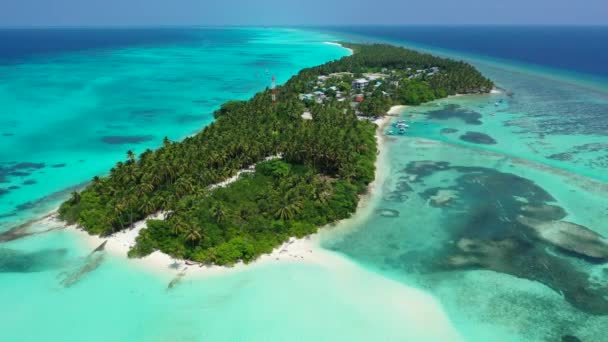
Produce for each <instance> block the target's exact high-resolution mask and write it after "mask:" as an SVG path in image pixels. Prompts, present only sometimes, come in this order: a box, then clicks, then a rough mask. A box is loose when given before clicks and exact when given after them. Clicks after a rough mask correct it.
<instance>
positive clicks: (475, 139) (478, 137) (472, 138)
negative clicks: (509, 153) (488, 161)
mask: <svg viewBox="0 0 608 342" xmlns="http://www.w3.org/2000/svg"><path fill="white" fill-rule="evenodd" d="M460 140H463V141H467V142H470V143H474V144H483V145H494V144H496V140H494V138H492V137H491V136H489V135H487V134H483V133H479V132H466V133H465V134H463V135H461V136H460Z"/></svg>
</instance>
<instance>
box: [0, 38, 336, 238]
mask: <svg viewBox="0 0 608 342" xmlns="http://www.w3.org/2000/svg"><path fill="white" fill-rule="evenodd" d="M66 34H67V33H66ZM85 34H86V32H85ZM89 34H90V35H93V33H89ZM123 34H124V33H123V32H113V31H112V30H110V31H109V33H105V35H106V36H108V37H107V38H106V39H110V40H111V39H116V36H120V35H123ZM155 34H157V33H156V31H152V32H151V33H149V34H148V35H147V36H151V35H155ZM187 34H188V36H187V39H186V38H183V37H181V33H180V39H176V41H170V42H166V41H165V39H162V40H161V42H160V43H157V44H152V43H147V44H145V45H143V46H139V45H135V46H130V45H129V46H126V47H125V46H119V47H115V48H107V47H106V48H100V49H91V48H89V47H87V48H86V49H84V50H76V51H71V50H68V51H66V52H63V53H57V52H54V53H52V54H44V55H32V56H28V57H27V58H22V59H21V60H20V61H21V63H15V62H11V63H6V64H0V75H1V76H0V77H1V79H2V82H1V83H0V127H1V129H0V144H1V145H2V146H3V148H2V150H0V163H1V164H0V182H1V183H0V188H2V192H1V193H0V196H1V197H0V230H2V227H3V226H4V227H6V226H8V225H11V224H14V223H15V222H19V221H23V220H24V219H27V218H29V217H31V216H32V215H35V214H38V215H40V214H41V213H45V212H48V211H49V209H51V208H54V207H55V206H57V205H58V203H59V202H60V200H61V199H63V198H65V194H64V193H63V192H65V191H68V192H69V191H70V190H71V187H74V186H78V185H79V184H82V183H83V182H87V181H89V180H90V179H91V178H92V177H93V176H95V175H99V174H104V173H106V172H107V171H108V170H109V169H110V168H111V167H112V166H113V165H114V164H115V163H116V162H117V161H118V160H121V159H123V158H124V157H125V153H126V151H128V150H133V151H134V152H136V153H141V152H143V151H144V150H145V149H146V148H155V147H157V146H160V145H161V142H162V140H163V138H164V137H165V136H167V137H169V138H171V139H173V140H179V139H182V138H184V137H186V136H188V135H190V134H192V133H195V132H196V131H198V130H200V129H201V127H203V126H205V125H206V124H208V123H209V122H211V121H212V119H213V117H212V115H211V113H212V112H213V111H214V110H215V109H217V108H218V107H219V106H220V105H221V104H222V103H224V102H226V101H228V100H235V99H237V100H238V99H246V98H248V97H249V96H251V95H253V94H254V93H255V92H257V91H259V90H261V89H263V88H265V87H268V86H270V82H271V77H272V75H276V77H277V82H285V81H286V80H288V79H289V78H290V77H291V76H292V75H293V74H295V73H296V72H297V71H299V70H300V69H302V68H304V67H309V66H313V65H318V64H322V63H324V62H326V61H328V60H332V59H335V58H338V57H341V56H343V55H344V54H345V51H344V50H343V49H341V48H339V47H336V46H331V45H324V44H320V42H323V41H324V40H329V39H330V37H329V36H325V35H322V34H316V35H312V34H308V33H302V32H300V31H294V30H281V31H275V30H264V29H232V30H218V29H201V30H189V31H187ZM58 35H59V34H58ZM165 35H167V34H165ZM60 36H62V35H60ZM95 36H96V35H95ZM163 38H164V37H163ZM147 39H148V40H153V38H147Z"/></svg>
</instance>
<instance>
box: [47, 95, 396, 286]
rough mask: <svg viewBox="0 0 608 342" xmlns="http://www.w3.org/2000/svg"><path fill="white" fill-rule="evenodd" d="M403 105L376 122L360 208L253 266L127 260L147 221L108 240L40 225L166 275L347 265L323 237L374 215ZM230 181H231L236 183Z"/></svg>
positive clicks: (52, 220)
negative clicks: (394, 120)
mask: <svg viewBox="0 0 608 342" xmlns="http://www.w3.org/2000/svg"><path fill="white" fill-rule="evenodd" d="M403 108H404V106H394V107H392V108H391V110H390V111H389V112H388V114H389V115H387V116H384V117H382V118H379V119H377V120H375V121H374V123H375V124H376V125H378V129H377V132H376V139H377V142H378V157H377V159H376V177H375V179H374V181H372V183H370V184H369V190H368V193H367V194H365V195H363V196H362V197H361V198H360V201H359V205H358V209H357V211H356V212H355V214H353V216H352V217H350V218H348V219H345V220H342V221H340V222H338V223H336V224H334V225H332V226H328V227H321V228H319V231H318V232H317V233H315V234H313V235H310V236H308V237H306V238H303V239H295V238H292V239H290V240H289V241H287V242H285V243H284V244H282V245H281V246H279V247H277V248H275V249H274V250H273V252H272V253H270V254H265V255H262V256H260V257H259V258H258V259H257V260H255V261H254V262H252V263H250V264H243V263H238V264H236V265H235V266H232V267H225V266H202V265H198V264H194V265H188V264H187V262H186V261H184V260H176V259H174V258H172V257H171V256H169V255H167V254H164V253H162V252H159V251H156V252H154V253H152V254H150V255H149V256H146V257H144V258H137V259H128V258H127V254H128V252H129V249H130V248H131V247H132V246H134V245H135V239H136V238H137V236H138V235H139V232H140V231H141V230H142V229H144V228H146V222H145V220H142V221H138V222H136V223H134V227H133V228H131V229H126V230H123V231H120V232H117V233H115V234H113V235H111V236H108V237H99V236H94V235H89V234H88V233H87V232H86V231H84V230H82V229H80V228H78V227H77V226H76V225H70V226H67V227H66V226H65V223H64V222H62V221H61V220H59V219H58V217H57V214H56V213H55V214H54V215H49V216H47V217H45V218H44V219H42V220H41V221H40V223H41V224H43V225H45V226H50V227H57V226H63V227H64V228H65V229H66V230H67V231H69V232H71V233H74V234H76V235H77V236H78V238H79V239H81V240H82V241H83V243H84V244H85V245H86V246H88V247H89V248H90V249H91V250H93V249H95V248H96V247H98V246H99V245H101V244H102V243H104V242H106V245H105V250H106V252H108V253H109V254H111V255H114V256H117V257H121V258H125V259H126V261H128V262H130V263H132V264H134V265H137V266H141V267H143V268H144V269H146V270H149V271H152V272H157V273H160V274H164V275H167V274H169V275H171V274H173V275H177V274H181V275H189V276H190V275H197V276H211V275H220V274H225V273H227V272H235V271H240V270H243V269H249V268H252V267H255V266H256V265H264V264H269V263H278V262H283V263H284V262H288V263H289V262H307V263H315V264H323V265H329V264H335V263H336V262H338V263H344V262H346V261H345V260H342V259H343V258H342V257H341V256H339V255H338V254H336V253H332V252H330V251H328V250H325V249H323V248H322V247H321V246H320V243H321V241H322V239H323V238H327V237H329V236H335V235H336V234H344V233H347V232H348V231H349V229H348V228H349V227H356V226H357V225H356V222H358V221H362V220H364V219H365V218H367V217H368V216H369V215H370V214H371V213H372V211H371V209H372V208H371V206H369V202H370V200H371V199H372V198H373V196H374V194H376V193H377V189H378V187H379V186H380V185H381V184H382V183H383V182H384V180H385V179H386V177H387V175H388V173H389V170H387V168H386V167H385V166H386V165H387V163H386V149H385V137H384V130H385V128H386V127H387V126H388V124H389V123H390V119H391V115H396V114H397V113H399V112H401V111H402V110H403ZM235 180H236V178H235V179H231V181H235ZM227 183H228V182H223V183H222V186H225V185H227ZM163 218H164V214H162V213H159V214H155V215H151V216H149V217H148V218H147V219H163Z"/></svg>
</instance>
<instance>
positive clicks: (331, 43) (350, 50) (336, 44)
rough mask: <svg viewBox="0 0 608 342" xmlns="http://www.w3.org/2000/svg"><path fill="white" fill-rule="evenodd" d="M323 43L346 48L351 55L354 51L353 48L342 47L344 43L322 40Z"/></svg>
mask: <svg viewBox="0 0 608 342" xmlns="http://www.w3.org/2000/svg"><path fill="white" fill-rule="evenodd" d="M323 44H327V45H335V46H339V47H341V48H343V49H345V50H348V52H349V53H350V54H351V55H352V54H353V53H354V51H353V49H350V48H347V47H344V45H342V44H340V43H336V42H323Z"/></svg>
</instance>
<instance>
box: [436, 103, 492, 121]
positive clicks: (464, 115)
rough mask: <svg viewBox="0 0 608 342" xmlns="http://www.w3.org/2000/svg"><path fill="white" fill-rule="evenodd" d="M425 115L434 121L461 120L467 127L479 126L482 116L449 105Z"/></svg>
mask: <svg viewBox="0 0 608 342" xmlns="http://www.w3.org/2000/svg"><path fill="white" fill-rule="evenodd" d="M426 115H427V116H428V117H430V118H431V119H435V120H447V119H461V120H463V121H464V122H466V123H467V124H469V125H481V124H482V122H481V120H480V119H481V117H482V115H481V114H480V113H478V112H474V111H472V110H468V109H464V108H462V107H461V106H459V105H455V104H449V105H447V106H445V107H443V108H442V109H439V110H433V111H430V112H427V113H426Z"/></svg>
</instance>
